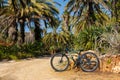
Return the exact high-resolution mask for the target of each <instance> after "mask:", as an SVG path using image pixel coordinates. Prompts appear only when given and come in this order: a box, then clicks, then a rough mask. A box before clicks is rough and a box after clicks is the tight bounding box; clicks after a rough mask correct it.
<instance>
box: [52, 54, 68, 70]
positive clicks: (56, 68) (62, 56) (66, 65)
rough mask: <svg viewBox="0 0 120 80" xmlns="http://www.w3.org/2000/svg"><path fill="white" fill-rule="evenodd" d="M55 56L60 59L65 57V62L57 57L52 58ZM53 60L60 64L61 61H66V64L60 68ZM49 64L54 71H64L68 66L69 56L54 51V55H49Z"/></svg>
mask: <svg viewBox="0 0 120 80" xmlns="http://www.w3.org/2000/svg"><path fill="white" fill-rule="evenodd" d="M55 58H60V59H63V58H65V59H66V62H65V61H63V60H59V59H57V60H54V59H55ZM54 61H58V62H57V63H59V64H60V65H61V64H62V63H63V64H64V63H66V64H65V67H64V68H62V69H58V67H56V66H55V64H54ZM50 64H51V67H52V68H53V69H54V70H55V71H58V72H62V71H65V70H67V69H68V66H69V58H68V56H67V55H65V54H61V53H56V54H54V55H53V56H52V57H51V60H50ZM63 64H62V65H63ZM60 65H59V66H60Z"/></svg>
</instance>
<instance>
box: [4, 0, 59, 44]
mask: <svg viewBox="0 0 120 80" xmlns="http://www.w3.org/2000/svg"><path fill="white" fill-rule="evenodd" d="M8 7H9V9H7V10H9V11H10V12H14V13H12V15H14V16H15V17H14V20H15V21H16V22H17V24H20V26H18V25H17V26H16V25H14V26H16V27H15V28H17V29H18V27H20V39H19V40H20V41H21V43H24V40H25V26H26V22H27V23H28V24H30V23H31V22H33V23H35V30H34V32H35V39H36V40H39V39H40V33H41V30H40V21H39V20H43V21H44V22H45V24H46V25H47V27H52V26H54V25H56V23H57V22H58V16H57V15H58V13H59V12H58V10H57V9H56V8H55V7H54V5H53V3H51V2H48V1H47V0H45V1H43V0H8ZM4 11H5V10H4ZM15 21H14V22H15ZM11 24H12V23H11Z"/></svg>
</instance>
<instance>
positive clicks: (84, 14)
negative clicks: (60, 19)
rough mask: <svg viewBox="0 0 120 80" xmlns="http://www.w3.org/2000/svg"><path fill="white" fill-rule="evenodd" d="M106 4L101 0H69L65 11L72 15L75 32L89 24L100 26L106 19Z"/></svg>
mask: <svg viewBox="0 0 120 80" xmlns="http://www.w3.org/2000/svg"><path fill="white" fill-rule="evenodd" d="M106 9H108V6H107V5H106V4H105V2H104V1H103V0H70V1H69V2H68V3H67V5H66V7H65V11H67V12H68V13H69V15H70V16H73V19H72V21H73V22H72V23H74V24H75V25H73V26H75V30H76V31H75V32H77V33H79V31H80V30H81V29H82V28H84V27H88V26H91V25H97V26H101V25H103V24H104V23H105V21H107V20H108V16H107V14H105V11H103V10H106Z"/></svg>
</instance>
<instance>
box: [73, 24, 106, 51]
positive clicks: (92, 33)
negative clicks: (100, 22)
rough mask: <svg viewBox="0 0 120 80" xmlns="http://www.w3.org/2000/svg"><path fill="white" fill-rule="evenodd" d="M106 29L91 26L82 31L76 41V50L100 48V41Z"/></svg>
mask: <svg viewBox="0 0 120 80" xmlns="http://www.w3.org/2000/svg"><path fill="white" fill-rule="evenodd" d="M103 31H104V29H103V28H102V27H94V26H91V27H89V28H86V29H84V30H82V31H81V32H80V33H79V35H78V37H76V39H75V40H74V44H75V49H81V48H83V49H85V50H89V49H92V50H95V49H96V48H97V47H98V45H99V44H98V41H99V39H100V36H101V34H102V33H103Z"/></svg>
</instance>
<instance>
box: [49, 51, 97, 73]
mask: <svg viewBox="0 0 120 80" xmlns="http://www.w3.org/2000/svg"><path fill="white" fill-rule="evenodd" d="M82 51H83V50H79V51H68V50H66V51H65V52H62V53H56V54H54V55H53V56H52V57H51V60H50V64H51V66H52V68H53V69H54V70H55V71H58V72H62V71H65V70H67V69H68V67H69V64H70V60H69V59H72V60H73V62H74V67H73V68H75V67H80V68H81V69H82V70H83V71H85V72H93V71H95V70H96V69H97V68H98V67H99V59H98V57H97V55H96V54H95V53H93V52H85V53H84V54H81V52H82ZM71 53H77V54H78V56H77V59H74V58H73V55H72V54H71Z"/></svg>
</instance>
